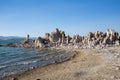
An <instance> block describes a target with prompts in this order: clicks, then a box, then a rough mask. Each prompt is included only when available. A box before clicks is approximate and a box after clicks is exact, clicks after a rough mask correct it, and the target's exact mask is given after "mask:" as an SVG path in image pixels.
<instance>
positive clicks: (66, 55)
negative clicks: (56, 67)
mask: <svg viewBox="0 0 120 80" xmlns="http://www.w3.org/2000/svg"><path fill="white" fill-rule="evenodd" d="M38 50H39V49H38ZM42 50H50V51H55V50H56V51H57V52H59V51H64V53H59V54H60V55H61V56H60V55H58V56H57V57H61V58H57V59H56V60H55V61H53V62H51V63H49V64H46V65H42V66H36V67H32V68H29V69H28V70H27V71H26V70H25V71H22V72H19V73H16V74H11V75H8V76H4V77H2V78H0V80H4V79H5V80H6V79H8V80H9V77H12V76H17V75H20V74H24V73H26V72H28V71H31V70H34V69H37V68H43V67H46V66H49V65H53V64H60V63H62V62H66V61H68V60H70V59H71V58H73V57H75V56H76V55H77V52H76V51H73V50H71V51H70V50H66V49H60V48H59V49H55V48H49V49H47V48H44V49H42ZM56 54H57V53H56ZM11 79H12V78H11Z"/></svg>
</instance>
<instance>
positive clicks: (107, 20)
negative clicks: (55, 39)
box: [0, 0, 120, 37]
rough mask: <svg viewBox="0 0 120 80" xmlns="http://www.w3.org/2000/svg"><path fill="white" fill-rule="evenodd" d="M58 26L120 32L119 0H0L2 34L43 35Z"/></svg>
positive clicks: (77, 31)
mask: <svg viewBox="0 0 120 80" xmlns="http://www.w3.org/2000/svg"><path fill="white" fill-rule="evenodd" d="M55 28H59V29H61V30H63V31H65V33H66V34H69V35H74V34H79V35H87V33H88V32H90V31H91V32H96V31H103V32H105V31H106V30H107V29H109V28H111V29H115V31H117V32H119V33H120V0H0V36H23V37H24V36H26V35H27V34H29V35H30V36H32V37H37V36H44V34H45V33H47V32H48V33H50V32H52V31H54V30H55Z"/></svg>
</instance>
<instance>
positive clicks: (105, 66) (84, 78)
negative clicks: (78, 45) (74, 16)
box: [3, 47, 120, 80]
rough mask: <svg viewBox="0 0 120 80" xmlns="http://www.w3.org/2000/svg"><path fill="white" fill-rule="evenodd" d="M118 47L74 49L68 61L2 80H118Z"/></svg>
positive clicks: (119, 52) (119, 53)
mask: <svg viewBox="0 0 120 80" xmlns="http://www.w3.org/2000/svg"><path fill="white" fill-rule="evenodd" d="M119 48H120V47H109V48H105V49H74V50H75V51H77V52H78V54H77V55H76V56H75V57H74V58H71V59H70V60H68V61H65V62H62V63H55V64H51V65H47V66H45V67H42V68H36V69H32V70H29V71H26V72H24V73H22V74H19V75H13V76H9V77H6V78H4V79H3V80H14V79H13V78H17V79H15V80H120V61H119V60H120V59H119V58H120V50H119Z"/></svg>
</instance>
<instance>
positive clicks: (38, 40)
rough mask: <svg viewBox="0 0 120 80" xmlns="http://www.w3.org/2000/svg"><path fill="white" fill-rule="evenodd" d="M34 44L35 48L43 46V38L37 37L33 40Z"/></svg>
mask: <svg viewBox="0 0 120 80" xmlns="http://www.w3.org/2000/svg"><path fill="white" fill-rule="evenodd" d="M34 45H35V47H36V48H44V47H45V44H44V39H42V38H41V37H38V38H37V39H36V40H35V42H34Z"/></svg>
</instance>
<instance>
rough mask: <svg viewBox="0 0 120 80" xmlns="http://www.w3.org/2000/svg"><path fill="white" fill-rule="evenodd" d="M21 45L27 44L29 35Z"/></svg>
mask: <svg viewBox="0 0 120 80" xmlns="http://www.w3.org/2000/svg"><path fill="white" fill-rule="evenodd" d="M21 43H22V44H27V43H29V34H28V35H27V37H26V39H25V40H23V41H22V42H21Z"/></svg>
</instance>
